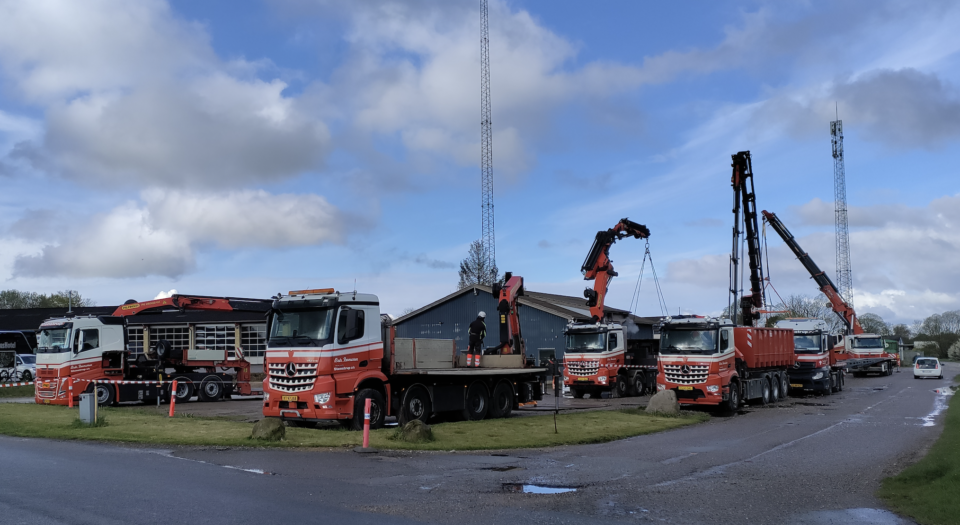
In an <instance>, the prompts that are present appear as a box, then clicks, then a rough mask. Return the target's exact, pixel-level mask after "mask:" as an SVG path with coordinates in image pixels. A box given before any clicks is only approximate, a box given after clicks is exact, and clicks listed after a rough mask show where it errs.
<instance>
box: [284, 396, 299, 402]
mask: <svg viewBox="0 0 960 525" xmlns="http://www.w3.org/2000/svg"><path fill="white" fill-rule="evenodd" d="M299 400H300V397H299V396H280V401H299Z"/></svg>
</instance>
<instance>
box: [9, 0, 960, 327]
mask: <svg viewBox="0 0 960 525" xmlns="http://www.w3.org/2000/svg"><path fill="white" fill-rule="evenodd" d="M489 13H490V15H489V20H490V60H491V94H492V105H493V120H492V122H493V172H494V180H495V182H494V185H495V194H494V199H495V221H496V256H497V265H498V267H499V268H500V270H501V271H511V272H513V273H514V274H516V275H522V276H523V277H524V279H525V282H526V286H527V288H528V289H531V290H535V291H540V292H549V293H560V294H567V295H576V296H579V295H581V294H582V291H583V288H585V287H586V286H587V285H591V283H585V282H584V281H583V278H582V275H581V274H580V265H581V263H582V261H583V259H584V257H585V256H586V254H587V251H588V250H589V248H590V245H591V243H592V242H593V238H594V236H595V234H596V232H597V231H599V230H605V229H607V228H610V227H613V226H614V225H615V224H616V223H617V222H618V221H619V220H620V219H621V218H623V217H629V218H630V219H631V220H634V221H636V222H639V223H641V224H645V225H647V226H648V227H649V228H650V230H651V236H650V239H649V250H650V254H651V256H652V258H653V268H655V269H656V274H657V277H658V279H659V282H660V285H661V288H662V290H663V294H664V301H665V303H666V305H667V309H668V311H669V313H676V312H683V313H699V314H717V313H719V312H720V311H721V310H722V308H723V307H725V306H726V304H727V300H728V293H727V290H728V288H729V284H728V280H729V272H728V267H729V259H730V249H731V235H732V233H731V232H732V226H733V215H732V213H731V209H732V198H733V193H732V189H731V187H730V172H731V168H730V156H731V155H732V154H734V153H736V152H738V151H743V150H749V151H751V154H752V158H753V169H754V179H755V185H756V195H757V207H758V209H765V210H769V211H772V212H775V213H777V215H778V216H779V217H780V218H781V219H782V220H783V222H784V223H785V224H786V225H787V227H788V228H789V229H790V230H791V232H792V233H793V234H794V236H795V237H796V238H797V240H798V242H799V243H800V245H801V246H802V247H803V248H804V249H805V250H806V251H808V252H809V253H810V255H811V256H812V257H813V259H814V260H815V261H816V262H817V263H818V264H819V265H820V266H821V267H822V268H823V269H824V270H826V271H827V273H828V274H830V275H831V276H833V277H834V280H836V278H835V236H834V205H833V200H834V197H833V195H834V188H833V158H832V155H831V144H830V121H831V120H834V119H836V118H837V116H839V118H840V119H842V121H843V130H844V134H845V138H844V150H845V159H846V165H845V168H846V190H847V202H848V210H849V225H850V255H851V267H852V275H853V284H854V291H855V292H854V304H855V306H856V309H857V311H858V313H860V314H861V315H862V314H864V313H867V312H872V313H876V314H878V315H880V316H882V317H883V318H884V319H885V320H887V321H889V322H905V323H912V322H913V321H915V320H918V319H923V318H924V317H926V316H928V315H931V314H933V313H939V312H943V311H946V310H953V309H958V308H960V264H957V261H958V260H960V227H958V226H960V177H958V174H957V166H960V149H958V148H957V144H958V141H960V88H958V85H960V67H958V66H960V32H957V31H956V30H955V29H956V28H957V27H960V4H957V3H955V2H949V1H943V2H936V1H913V0H911V1H882V0H877V1H874V0H869V1H866V0H865V1H850V2H826V1H810V0H807V1H789V0H787V1H770V2H765V1H744V2H729V1H726V2H725V1H716V2H687V3H676V2H674V3H662V4H658V3H652V2H634V1H614V0H608V1H605V2H594V3H591V4H589V6H587V5H586V4H584V3H583V2H577V1H572V0H570V1H567V0H552V1H550V2H545V1H533V0H490V7H489ZM479 23H480V16H479V0H465V1H459V0H405V1H391V0H370V1H365V2H342V1H341V2H337V1H326V0H263V1H256V0H247V1H244V2H234V1H227V0H208V1H203V2H196V1H192V0H170V1H163V0H142V1H138V2H125V1H113V0H85V1H81V2H77V1H72V0H62V1H58V0H34V1H30V2H22V1H7V0H0V187H2V188H3V191H2V192H0V279H2V281H3V282H2V284H0V288H2V289H19V290H29V291H35V292H41V293H50V292H53V291H57V290H65V289H75V290H78V291H80V293H81V294H82V295H83V296H84V297H87V298H90V299H92V300H94V301H95V302H96V303H97V304H100V305H113V304H120V303H122V302H123V301H125V300H127V299H138V300H144V299H149V298H152V297H154V296H156V295H157V294H158V293H160V292H169V291H170V290H174V289H175V290H177V291H179V292H180V293H185V294H195V295H218V296H234V297H269V296H271V295H274V294H276V293H278V292H283V293H286V292H287V291H289V290H295V289H304V288H316V287H334V288H336V289H338V290H353V289H357V290H360V291H364V292H369V293H375V294H377V295H379V297H380V299H381V302H382V307H383V310H384V311H386V312H389V313H391V314H394V315H398V314H400V313H402V312H404V311H406V310H409V309H412V308H418V307H420V306H423V305H425V304H428V303H430V302H433V301H435V300H436V299H438V298H440V297H442V296H444V295H446V294H448V293H451V292H453V291H455V290H456V286H457V282H458V273H457V270H458V267H459V262H460V260H461V259H463V258H464V257H466V255H467V251H468V248H469V245H470V243H471V242H472V241H474V240H477V239H478V238H479V237H480V214H481V210H480V202H481V199H480V198H481V195H480V166H479V162H480V125H479V123H480V42H479V31H480V28H479ZM766 239H767V243H768V246H769V250H768V253H767V258H768V261H766V262H767V271H768V273H769V275H770V282H771V284H772V285H773V287H774V288H775V289H776V291H777V292H778V293H779V294H780V295H781V296H783V297H786V296H788V295H791V294H803V295H810V296H813V295H815V294H816V293H817V290H816V287H815V285H814V283H813V281H811V280H810V279H809V275H808V274H806V272H805V271H804V269H803V268H802V267H801V265H800V264H799V262H798V261H796V259H795V258H794V256H793V255H792V253H791V252H790V251H789V250H788V249H787V248H786V246H785V245H784V244H783V242H782V241H781V240H780V239H779V237H778V236H777V235H776V234H775V233H774V232H773V231H772V230H769V231H767V238H766ZM645 248H646V243H645V242H644V241H641V240H635V239H625V240H622V241H620V242H618V243H617V244H616V245H614V246H613V247H612V248H611V250H610V255H611V258H612V260H613V262H614V266H615V268H616V270H617V272H618V273H619V276H618V277H617V278H615V279H613V280H612V281H611V284H610V289H609V295H608V299H607V304H608V305H610V306H614V307H618V308H630V307H632V309H633V310H634V311H635V312H636V313H637V314H639V315H660V314H661V313H662V312H661V309H660V307H659V306H658V301H657V297H656V293H655V286H654V279H653V273H652V272H651V265H650V263H649V262H648V263H646V265H644V264H643V261H644V252H645ZM641 268H643V279H642V281H640V287H639V292H638V293H637V294H636V301H634V296H635V290H636V287H637V283H638V277H639V276H640V274H641Z"/></svg>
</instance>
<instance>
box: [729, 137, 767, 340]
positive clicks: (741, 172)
mask: <svg viewBox="0 0 960 525" xmlns="http://www.w3.org/2000/svg"><path fill="white" fill-rule="evenodd" d="M731 158H732V159H733V163H732V167H733V175H732V176H731V177H730V185H731V186H733V217H734V224H733V254H732V255H731V258H730V261H731V269H730V281H731V287H730V293H731V294H732V300H731V301H730V303H731V304H730V311H731V314H732V313H733V312H734V310H735V309H736V308H737V306H739V307H740V309H741V312H742V313H741V323H740V324H742V325H743V326H753V325H755V324H756V322H757V320H758V319H759V318H760V316H759V313H758V311H759V310H760V309H761V308H763V304H764V300H763V261H762V257H761V252H760V228H759V225H758V222H757V202H756V200H757V198H756V194H755V193H754V189H753V165H752V163H751V160H750V152H749V151H741V152H739V153H737V154H735V155H731ZM741 205H742V206H743V225H744V230H745V231H744V236H745V238H746V241H747V256H748V257H749V260H750V261H749V262H750V291H751V295H747V296H744V297H743V298H742V299H741V300H740V301H739V305H738V304H737V300H736V297H737V289H738V287H737V277H738V276H737V273H738V269H739V261H740V258H739V255H738V254H739V248H740V246H739V244H740V209H741Z"/></svg>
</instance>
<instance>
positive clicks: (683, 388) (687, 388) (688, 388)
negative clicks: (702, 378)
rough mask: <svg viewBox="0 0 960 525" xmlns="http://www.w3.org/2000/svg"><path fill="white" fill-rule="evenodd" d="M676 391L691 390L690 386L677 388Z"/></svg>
mask: <svg viewBox="0 0 960 525" xmlns="http://www.w3.org/2000/svg"><path fill="white" fill-rule="evenodd" d="M677 390H693V387H692V386H678V387H677Z"/></svg>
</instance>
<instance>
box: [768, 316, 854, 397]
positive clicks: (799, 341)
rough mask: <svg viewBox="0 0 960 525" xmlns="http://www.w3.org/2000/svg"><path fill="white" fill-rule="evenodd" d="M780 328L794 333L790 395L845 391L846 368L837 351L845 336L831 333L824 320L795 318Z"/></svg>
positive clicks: (785, 320) (783, 321)
mask: <svg viewBox="0 0 960 525" xmlns="http://www.w3.org/2000/svg"><path fill="white" fill-rule="evenodd" d="M777 328H789V329H791V330H793V352H794V360H795V361H794V363H793V367H791V368H790V370H789V371H788V375H789V379H790V385H789V390H788V392H793V393H818V394H831V393H833V392H839V391H841V390H843V384H844V369H843V366H842V365H839V364H837V359H836V357H835V355H834V352H833V348H834V346H835V345H836V344H837V343H838V342H839V341H840V339H841V336H840V335H837V334H832V333H830V329H829V327H828V326H827V323H826V321H824V320H823V319H809V318H791V319H782V320H780V321H777Z"/></svg>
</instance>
